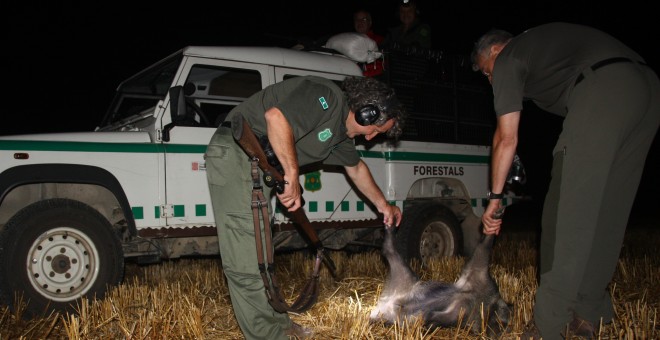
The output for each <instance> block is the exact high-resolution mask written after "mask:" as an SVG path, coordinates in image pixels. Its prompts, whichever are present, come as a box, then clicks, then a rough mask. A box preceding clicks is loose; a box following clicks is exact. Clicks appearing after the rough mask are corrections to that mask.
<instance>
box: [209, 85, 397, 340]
mask: <svg viewBox="0 0 660 340" xmlns="http://www.w3.org/2000/svg"><path fill="white" fill-rule="evenodd" d="M405 114H406V113H405V109H404V107H403V105H401V103H400V102H399V101H398V100H397V98H396V95H395V93H394V90H393V89H392V88H390V87H389V86H387V85H386V84H384V83H382V82H380V81H378V80H376V79H374V78H369V77H350V78H347V79H345V80H344V82H343V84H342V88H340V87H339V86H338V85H337V84H335V83H334V81H332V80H329V79H325V78H321V77H316V76H301V77H295V78H291V79H287V80H284V81H282V82H279V83H276V84H274V85H271V86H268V87H266V88H265V89H263V90H261V91H259V92H257V93H255V94H254V95H252V96H251V97H250V98H248V99H247V100H246V101H244V102H242V103H241V104H239V105H238V106H236V107H235V108H234V109H233V110H232V111H231V112H229V114H228V116H227V118H226V119H225V123H223V124H222V125H221V126H220V127H218V129H217V130H216V132H215V133H214V135H213V137H212V138H211V141H210V142H209V145H208V147H207V150H206V154H205V160H206V168H207V178H208V185H209V191H210V193H211V202H212V205H213V214H214V217H215V223H216V227H217V229H218V241H219V247H220V257H221V259H222V268H223V272H224V274H225V277H226V278H227V283H228V286H229V292H230V297H231V301H232V307H233V309H234V314H235V316H236V319H237V321H238V324H239V326H240V327H241V331H242V332H243V335H244V336H245V338H246V339H249V340H252V339H273V340H279V339H286V338H287V337H288V336H295V337H298V338H305V337H308V336H310V335H311V331H310V330H308V329H305V328H303V327H302V326H300V325H298V324H296V323H293V322H292V321H291V320H290V319H289V315H288V314H287V313H278V312H277V311H275V310H274V309H273V307H272V306H271V305H270V304H269V302H268V297H267V296H266V292H265V290H264V284H263V281H262V279H261V275H260V271H259V268H258V259H257V254H256V250H255V232H254V221H253V218H252V205H251V195H250V193H251V192H252V179H251V162H250V160H249V159H248V156H247V154H246V153H245V152H244V151H243V150H242V149H241V147H240V145H238V144H237V142H236V141H235V140H234V138H233V135H232V130H231V127H229V126H227V125H228V124H227V123H229V124H230V123H231V122H232V120H233V117H235V116H237V115H242V116H243V118H244V120H245V121H246V122H247V123H248V124H249V125H250V126H251V127H252V130H253V131H254V133H255V134H256V135H257V138H258V139H261V138H265V139H266V140H267V141H268V142H269V144H270V145H271V147H272V149H273V151H274V153H275V156H276V157H277V160H278V161H279V163H280V164H281V166H282V169H283V170H284V171H283V175H284V180H285V181H286V183H285V184H286V185H284V192H282V193H281V194H277V199H278V200H279V202H280V203H281V204H282V206H283V207H284V209H287V210H288V211H295V210H297V209H302V193H301V186H300V185H299V180H298V177H299V168H300V167H301V166H305V165H309V164H318V163H323V164H330V165H338V166H343V167H344V169H345V171H346V175H347V178H349V179H350V180H351V182H352V183H353V184H354V185H355V187H356V188H357V189H358V190H359V191H360V192H361V193H362V194H363V195H364V196H365V197H366V198H367V199H368V200H369V201H370V202H371V203H372V204H373V205H374V207H375V208H376V210H378V212H379V213H380V214H382V218H383V223H384V224H385V225H396V226H399V224H400V222H401V216H402V215H401V210H400V209H399V208H398V207H397V206H395V205H390V203H389V202H388V201H387V200H386V198H385V196H384V195H383V193H382V192H381V190H380V188H379V187H378V185H377V184H376V182H375V181H374V178H373V176H372V175H371V171H370V170H369V167H368V166H367V165H366V163H364V161H362V160H361V159H360V156H359V154H358V152H357V150H356V148H355V143H354V138H356V137H358V136H364V138H365V139H366V140H371V139H373V138H375V137H376V136H377V135H379V134H381V133H384V134H386V135H387V136H388V137H390V138H397V137H398V136H399V135H401V132H402V129H403V124H404V120H405ZM264 189H265V190H264V195H270V191H271V190H266V189H268V187H264ZM268 208H269V214H270V211H271V207H270V206H269V207H268ZM263 228H264V226H263V224H262V225H261V232H262V233H263Z"/></svg>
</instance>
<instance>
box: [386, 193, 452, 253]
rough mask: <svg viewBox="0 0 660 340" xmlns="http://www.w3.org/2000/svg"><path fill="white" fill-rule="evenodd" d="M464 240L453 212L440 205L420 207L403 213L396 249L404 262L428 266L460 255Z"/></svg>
mask: <svg viewBox="0 0 660 340" xmlns="http://www.w3.org/2000/svg"><path fill="white" fill-rule="evenodd" d="M462 239H463V238H462V233H461V229H460V225H459V222H458V220H457V219H456V216H454V214H453V213H452V212H451V210H449V209H447V208H446V207H443V206H441V205H438V204H419V205H417V206H413V207H411V208H409V209H406V211H405V212H404V213H403V220H402V221H401V226H400V227H399V230H398V232H397V237H396V241H395V242H396V243H395V245H396V248H397V250H398V251H399V253H400V254H401V255H402V256H403V258H404V259H406V260H410V259H412V258H417V259H419V260H421V261H422V263H428V261H429V260H431V259H432V258H439V257H445V256H455V255H459V254H460V252H461V245H462V244H463V243H462V242H463V241H462Z"/></svg>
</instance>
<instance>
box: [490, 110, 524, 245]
mask: <svg viewBox="0 0 660 340" xmlns="http://www.w3.org/2000/svg"><path fill="white" fill-rule="evenodd" d="M519 123H520V111H514V112H510V113H507V114H504V115H501V116H499V117H497V128H496V129H495V135H494V136H493V149H492V155H491V157H492V158H491V174H490V176H491V191H492V192H494V193H500V192H502V191H503V190H504V183H505V182H506V177H507V175H508V173H509V168H510V167H511V162H513V157H514V155H515V154H516V147H517V145H518V125H519ZM501 201H502V200H499V199H495V200H490V201H489V203H488V207H486V211H484V214H483V216H482V217H481V221H482V222H483V223H484V233H485V234H496V235H497V234H499V233H500V227H501V226H502V220H501V219H494V218H493V214H494V213H495V211H496V210H497V209H499V208H501V206H502V205H501V203H502V202H501Z"/></svg>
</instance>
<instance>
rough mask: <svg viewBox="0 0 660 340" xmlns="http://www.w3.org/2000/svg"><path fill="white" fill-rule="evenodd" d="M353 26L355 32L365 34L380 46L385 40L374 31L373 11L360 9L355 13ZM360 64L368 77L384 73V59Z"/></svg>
mask: <svg viewBox="0 0 660 340" xmlns="http://www.w3.org/2000/svg"><path fill="white" fill-rule="evenodd" d="M353 27H354V28H355V32H358V33H362V34H365V35H367V36H368V37H369V38H371V39H372V40H373V41H375V42H376V44H377V45H378V47H379V48H380V47H381V45H382V44H383V41H384V40H385V37H383V36H382V35H380V34H377V33H376V32H374V30H373V21H372V19H371V13H369V11H367V10H365V9H359V10H357V11H355V12H354V13H353ZM360 66H361V67H362V73H363V74H364V75H365V76H367V77H375V76H378V75H381V74H382V73H383V60H382V59H377V60H376V61H374V62H373V63H363V64H362V65H360Z"/></svg>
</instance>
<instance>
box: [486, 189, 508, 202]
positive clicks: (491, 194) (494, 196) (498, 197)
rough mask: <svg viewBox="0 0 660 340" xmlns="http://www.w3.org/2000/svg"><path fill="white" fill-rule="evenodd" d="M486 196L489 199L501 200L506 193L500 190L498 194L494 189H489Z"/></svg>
mask: <svg viewBox="0 0 660 340" xmlns="http://www.w3.org/2000/svg"><path fill="white" fill-rule="evenodd" d="M486 197H488V199H489V200H501V199H502V198H504V193H502V192H500V193H499V194H496V193H494V192H492V191H489V192H488V194H486Z"/></svg>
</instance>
